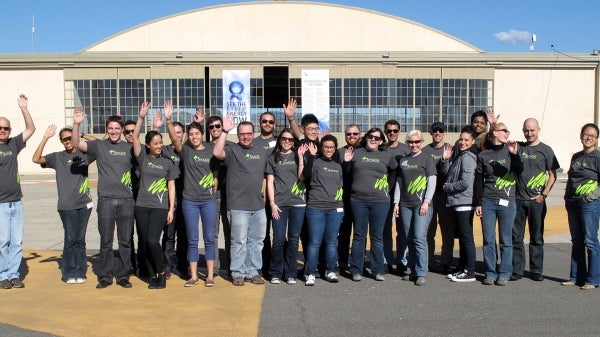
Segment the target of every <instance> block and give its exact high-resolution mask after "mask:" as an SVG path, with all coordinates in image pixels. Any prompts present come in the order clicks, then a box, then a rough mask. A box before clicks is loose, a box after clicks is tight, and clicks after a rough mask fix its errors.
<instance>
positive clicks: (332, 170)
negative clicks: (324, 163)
mask: <svg viewBox="0 0 600 337" xmlns="http://www.w3.org/2000/svg"><path fill="white" fill-rule="evenodd" d="M323 171H325V172H331V173H340V171H339V170H336V169H331V168H329V167H323Z"/></svg>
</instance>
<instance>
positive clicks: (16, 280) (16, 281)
mask: <svg viewBox="0 0 600 337" xmlns="http://www.w3.org/2000/svg"><path fill="white" fill-rule="evenodd" d="M10 285H11V286H12V287H13V288H24V287H25V285H24V284H23V281H21V279H20V278H18V277H15V278H12V279H10Z"/></svg>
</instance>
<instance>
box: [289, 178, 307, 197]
mask: <svg viewBox="0 0 600 337" xmlns="http://www.w3.org/2000/svg"><path fill="white" fill-rule="evenodd" d="M305 192H306V185H304V182H303V181H296V182H295V183H294V186H292V194H294V195H302V194H304V193H305Z"/></svg>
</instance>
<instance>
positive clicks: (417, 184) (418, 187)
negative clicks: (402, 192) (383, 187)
mask: <svg viewBox="0 0 600 337" xmlns="http://www.w3.org/2000/svg"><path fill="white" fill-rule="evenodd" d="M425 189H427V178H425V176H424V175H420V176H418V177H417V178H416V179H415V180H413V181H411V182H410V183H409V184H408V188H407V189H406V190H407V191H408V193H410V194H416V195H417V196H418V197H419V200H421V201H423V193H425Z"/></svg>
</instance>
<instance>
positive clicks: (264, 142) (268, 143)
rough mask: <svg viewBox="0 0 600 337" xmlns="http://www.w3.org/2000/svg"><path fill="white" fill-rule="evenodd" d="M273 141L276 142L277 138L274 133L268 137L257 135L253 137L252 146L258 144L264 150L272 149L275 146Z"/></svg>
mask: <svg viewBox="0 0 600 337" xmlns="http://www.w3.org/2000/svg"><path fill="white" fill-rule="evenodd" d="M275 143H277V138H276V137H275V136H274V135H271V137H269V138H262V137H261V136H258V137H256V138H254V141H253V146H260V147H262V148H263V149H265V150H268V149H272V148H274V147H275Z"/></svg>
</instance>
